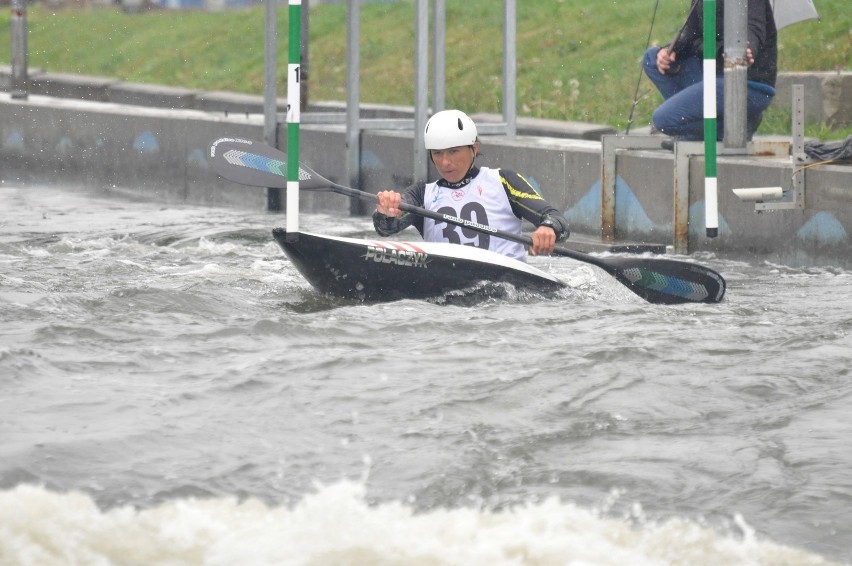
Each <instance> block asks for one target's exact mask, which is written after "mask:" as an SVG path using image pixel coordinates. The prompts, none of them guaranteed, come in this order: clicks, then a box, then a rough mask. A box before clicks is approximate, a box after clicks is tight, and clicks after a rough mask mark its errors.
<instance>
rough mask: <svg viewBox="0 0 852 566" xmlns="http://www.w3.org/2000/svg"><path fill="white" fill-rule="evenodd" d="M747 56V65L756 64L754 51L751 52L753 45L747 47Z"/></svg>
mask: <svg viewBox="0 0 852 566" xmlns="http://www.w3.org/2000/svg"><path fill="white" fill-rule="evenodd" d="M745 58H746V65H748V66H749V67H751V66H752V65H754V53H752V52H751V47H746V54H745Z"/></svg>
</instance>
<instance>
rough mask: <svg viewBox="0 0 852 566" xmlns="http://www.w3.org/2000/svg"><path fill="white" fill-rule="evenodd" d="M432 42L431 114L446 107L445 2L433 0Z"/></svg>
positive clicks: (443, 0)
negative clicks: (433, 27) (433, 42)
mask: <svg viewBox="0 0 852 566" xmlns="http://www.w3.org/2000/svg"><path fill="white" fill-rule="evenodd" d="M433 13H434V26H435V29H434V41H435V44H434V45H433V46H432V48H433V49H432V53H433V55H432V65H433V67H434V69H433V74H434V78H433V84H432V112H433V113H434V112H440V111H441V110H444V107H445V106H446V103H447V100H446V82H447V81H446V66H447V61H446V59H447V58H446V47H447V45H446V44H447V33H446V24H447V6H446V2H445V0H435V4H434V9H433Z"/></svg>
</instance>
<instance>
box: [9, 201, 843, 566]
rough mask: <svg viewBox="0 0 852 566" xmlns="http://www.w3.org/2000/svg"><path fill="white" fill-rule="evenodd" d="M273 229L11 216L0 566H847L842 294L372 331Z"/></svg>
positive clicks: (757, 293) (577, 283)
mask: <svg viewBox="0 0 852 566" xmlns="http://www.w3.org/2000/svg"><path fill="white" fill-rule="evenodd" d="M341 198H342V197H341ZM283 223H284V218H283V217H281V216H276V215H269V214H263V213H257V214H255V213H246V212H244V211H234V210H224V209H215V208H200V207H184V206H173V205H162V204H155V203H148V202H133V201H130V200H126V199H121V198H106V197H101V196H97V195H89V194H84V193H81V192H73V191H65V192H60V191H57V190H53V189H33V188H18V187H10V186H0V322H2V326H0V563H2V564H71V563H74V564H110V563H112V564H201V563H204V564H228V565H231V564H294V565H297V564H298V565H301V564H317V565H319V564H381V565H385V564H388V565H390V564H404V565H410V564H458V565H489V566H490V565H504V564H506V565H508V564H542V565H543V564H600V565H610V564H612V565H624V564H631V565H644V564H648V565H651V564H653V565H668V564H685V565H686V564H689V565H695V564H707V565H719V564H772V565H776V564H791V565H799V564H824V563H830V562H837V563H843V564H849V563H852V472H850V470H851V469H852V448H850V447H852V444H850V439H852V378H850V374H849V369H848V367H849V357H850V354H849V352H850V346H852V339H850V332H852V310H851V309H850V299H849V297H850V296H852V273H850V272H848V271H844V270H840V269H833V268H820V269H814V268H810V269H799V268H788V267H783V266H776V265H770V264H766V263H762V262H758V261H755V263H741V262H732V261H722V260H719V259H715V258H712V257H698V258H695V259H696V260H697V261H701V262H702V263H705V264H707V265H709V266H711V267H713V268H715V269H717V270H718V271H720V272H721V273H723V275H724V276H725V277H726V279H727V281H728V295H727V299H726V301H725V302H724V303H722V304H720V305H685V306H655V305H650V304H648V303H645V302H643V301H642V300H641V299H639V298H638V297H636V296H634V295H633V294H632V293H630V292H628V291H626V290H625V289H624V288H623V287H622V286H621V285H620V284H618V283H617V282H615V281H614V280H613V279H612V278H611V277H610V276H608V275H606V274H605V273H603V272H602V271H599V270H597V269H595V268H592V267H590V266H588V265H585V264H581V263H577V262H574V261H572V260H568V259H565V258H532V260H531V262H532V263H533V264H535V265H537V266H539V267H542V268H543V269H546V270H550V271H552V272H553V273H554V274H555V275H556V276H558V277H560V278H561V279H563V280H564V281H566V282H569V283H570V285H571V287H570V288H569V289H567V290H565V291H564V292H561V293H560V295H558V296H557V297H540V296H535V295H533V294H530V293H526V292H524V291H523V290H517V289H511V288H503V289H501V290H500V291H501V292H500V293H494V292H493V291H494V290H493V289H491V290H488V292H487V293H484V292H482V291H480V292H479V293H470V294H467V295H464V296H450V297H446V298H444V299H443V300H436V301H428V302H427V301H401V302H396V303H391V304H381V305H372V306H368V305H359V304H351V303H345V302H340V301H334V300H331V299H328V298H325V297H321V296H318V295H316V294H315V293H314V292H313V291H312V290H311V288H310V287H309V285H308V284H307V283H306V282H305V281H304V280H303V279H302V277H301V276H300V275H299V273H298V272H297V271H295V270H294V268H293V267H292V266H291V265H290V263H289V262H288V261H287V259H286V258H285V257H284V255H283V254H282V253H281V251H280V250H279V249H278V248H277V246H276V245H275V244H274V242H273V241H272V239H271V237H270V231H271V229H272V228H273V227H275V226H280V225H283ZM301 224H302V227H303V228H304V229H308V230H311V231H314V232H322V233H331V234H341V235H349V236H355V237H363V236H368V237H374V235H372V233H371V226H370V223H369V219H365V218H336V217H331V216H318V215H303V216H302V218H301ZM405 236H406V237H407V238H409V239H417V234H416V233H414V232H412V233H408V234H406V235H405Z"/></svg>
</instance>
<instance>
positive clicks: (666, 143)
mask: <svg viewBox="0 0 852 566" xmlns="http://www.w3.org/2000/svg"><path fill="white" fill-rule="evenodd" d="M660 147H661V148H663V149H665V150H667V151H674V140H673V139H671V138H669V139H666V140H663V141H661V142H660Z"/></svg>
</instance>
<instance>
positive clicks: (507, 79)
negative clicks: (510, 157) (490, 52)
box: [503, 0, 518, 136]
mask: <svg viewBox="0 0 852 566" xmlns="http://www.w3.org/2000/svg"><path fill="white" fill-rule="evenodd" d="M517 35H518V33H517V9H516V5H515V0H503V120H505V122H506V135H507V136H514V135H515V133H516V131H517V116H518V109H517V104H516V98H517V94H516V91H515V84H516V77H517V64H516V61H517V56H516V44H517Z"/></svg>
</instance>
